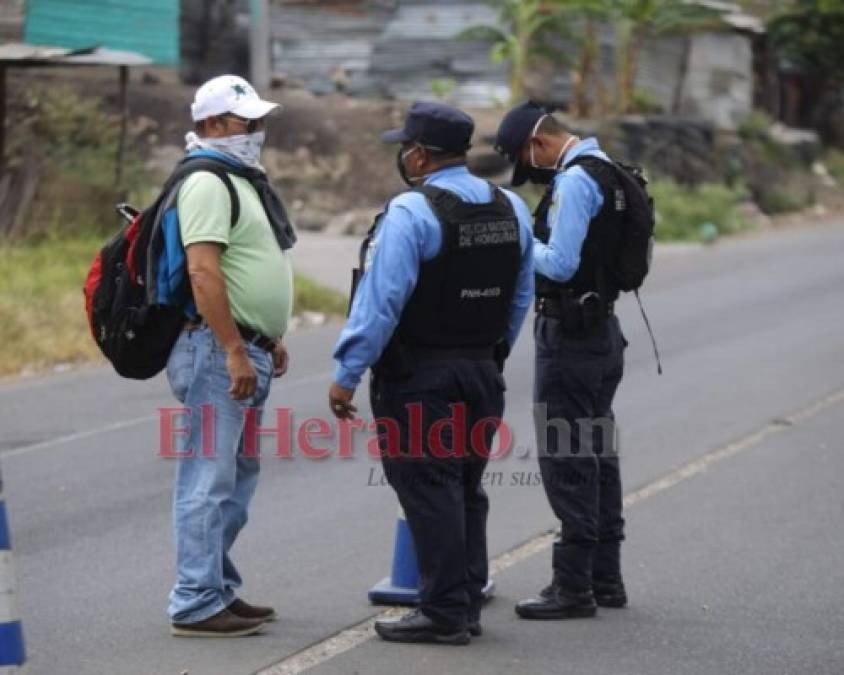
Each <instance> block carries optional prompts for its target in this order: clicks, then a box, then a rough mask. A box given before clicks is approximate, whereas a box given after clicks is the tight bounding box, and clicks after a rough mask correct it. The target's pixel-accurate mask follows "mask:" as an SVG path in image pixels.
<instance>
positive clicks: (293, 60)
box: [271, 0, 508, 106]
mask: <svg viewBox="0 0 844 675" xmlns="http://www.w3.org/2000/svg"><path fill="white" fill-rule="evenodd" d="M497 22H498V12H497V10H496V9H495V8H494V7H493V6H492V5H490V4H488V3H484V2H478V1H475V2H460V1H457V2H454V1H451V0H342V1H341V0H335V1H332V0H327V1H320V0H310V1H308V0H280V2H277V3H276V5H275V6H274V12H273V15H272V25H271V33H272V44H273V47H272V55H273V66H274V70H275V72H276V73H277V74H280V75H283V76H284V77H287V78H289V79H292V80H298V81H301V82H303V83H304V85H305V86H306V87H307V88H308V89H310V90H311V91H314V92H315V93H328V92H331V91H335V90H338V89H339V90H341V91H346V92H348V93H350V94H353V95H361V96H367V95H370V96H371V95H378V96H385V97H389V98H392V97H398V98H403V99H413V98H421V97H427V98H430V97H431V96H432V95H433V94H434V91H433V89H438V90H439V91H441V92H442V93H448V94H449V97H450V98H451V99H452V100H454V101H455V102H456V103H457V104H458V105H469V106H471V105H477V106H489V105H493V104H495V103H496V102H500V101H506V100H507V98H508V90H507V78H506V68H505V66H504V65H500V64H493V63H492V62H491V61H490V60H489V43H485V42H476V41H471V42H470V41H462V40H457V39H456V38H457V36H458V35H459V34H460V33H461V32H462V31H463V30H465V29H467V28H471V27H472V26H476V25H479V24H496V23H497Z"/></svg>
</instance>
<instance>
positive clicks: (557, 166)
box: [528, 115, 580, 171]
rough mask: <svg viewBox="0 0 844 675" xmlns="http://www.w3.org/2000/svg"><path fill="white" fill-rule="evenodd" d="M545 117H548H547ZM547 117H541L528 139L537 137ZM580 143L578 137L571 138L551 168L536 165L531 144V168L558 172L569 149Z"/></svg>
mask: <svg viewBox="0 0 844 675" xmlns="http://www.w3.org/2000/svg"><path fill="white" fill-rule="evenodd" d="M545 117H547V115H546V116H545ZM545 117H540V118H539V119H538V120H537V121H536V125H535V126H534V127H533V131H532V132H531V134H530V136H529V137H528V139H532V138H533V137H534V136H536V132H537V131H539V125H540V124H542V120H544V119H545ZM579 141H580V139H579V138H578V137H577V136H570V137H569V139H568V140H567V141H566V143H565V145H563V148H562V150H560V154H559V155H557V161H556V162H554V163H553V164H552V165H551V166H538V165H537V164H536V160H535V159H534V156H533V143H531V144H530V165H531V167H533V168H534V169H540V170H542V171H547V170H551V171H556V170H557V169H559V168H560V162H562V161H563V157H565V156H566V153H567V152H568V149H569V148H570V147H571V146H572V145H574V144H575V143H577V142H579Z"/></svg>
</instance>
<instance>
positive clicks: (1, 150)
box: [0, 65, 6, 176]
mask: <svg viewBox="0 0 844 675" xmlns="http://www.w3.org/2000/svg"><path fill="white" fill-rule="evenodd" d="M5 170H6V66H4V65H0V176H2V175H3V172H4V171H5Z"/></svg>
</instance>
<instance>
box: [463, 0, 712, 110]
mask: <svg viewBox="0 0 844 675" xmlns="http://www.w3.org/2000/svg"><path fill="white" fill-rule="evenodd" d="M488 1H489V2H490V3H491V4H493V5H495V6H497V7H498V8H499V10H500V15H499V16H500V20H499V25H496V26H476V27H473V28H470V29H468V30H466V31H464V32H463V33H461V35H460V36H459V37H460V38H461V39H471V40H487V41H490V42H491V43H492V45H493V46H492V51H491V52H490V57H491V59H492V60H493V61H494V62H496V63H500V62H506V63H507V64H508V65H509V67H510V78H509V79H510V82H509V84H510V95H511V98H512V100H513V101H519V100H521V99H522V98H523V96H524V86H525V79H526V76H527V72H528V70H529V68H530V67H531V65H533V64H534V63H535V62H536V61H538V60H541V59H543V58H544V59H548V58H550V59H553V60H554V61H555V62H557V63H560V62H562V63H569V64H571V65H572V67H573V73H572V75H573V82H574V95H573V99H574V100H573V102H572V112H573V113H574V115H575V116H586V115H588V114H590V112H591V108H592V105H591V102H590V100H589V95H588V92H589V91H590V89H591V88H593V87H594V90H595V92H596V96H597V99H598V101H597V104H598V106H597V107H598V108H599V109H600V111H601V112H607V108H608V107H612V108H613V109H614V110H617V111H618V112H622V113H627V112H633V111H634V107H635V102H634V95H635V89H636V73H637V70H638V66H639V59H640V56H641V54H642V50H643V48H644V46H645V44H646V43H647V41H648V40H652V39H655V38H658V37H661V36H664V35H679V34H688V33H689V32H690V31H694V30H698V29H701V28H710V27H712V26H714V25H718V24H719V23H720V12H718V11H715V10H712V9H709V8H707V7H703V6H700V5H696V4H693V3H689V2H686V1H685V0H488ZM599 23H611V24H613V26H614V27H615V29H616V32H617V34H618V45H619V57H618V59H617V74H616V79H617V85H618V86H617V96H616V97H615V100H614V101H609V100H607V99H608V96H607V91H606V89H605V87H604V85H603V82H602V81H601V69H600V67H599V62H600V43H599V40H598V30H597V26H598V24H599ZM560 38H564V39H566V40H570V41H572V42H574V44H575V45H576V46H577V52H578V53H577V56H576V58H574V59H573V58H571V57H570V55H569V54H568V53H567V52H566V50H564V49H563V48H562V45H561V44H560ZM685 60H686V61H687V60H688V54H687V55H686V59H685ZM687 66H688V64H687V63H684V68H686V67H687ZM684 77H685V74H684ZM681 87H682V83H681Z"/></svg>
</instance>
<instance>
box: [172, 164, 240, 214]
mask: <svg viewBox="0 0 844 675" xmlns="http://www.w3.org/2000/svg"><path fill="white" fill-rule="evenodd" d="M197 171H207V172H208V173H213V174H214V175H215V176H217V178H219V179H220V180H221V181H223V185H225V187H226V191H228V193H229V199H231V205H232V209H231V211H232V212H231V223H230V225H231V227H234V226H235V225H237V221H238V220H240V200H239V199H238V197H237V190H235V187H234V184H233V183H232V180H231V177H230V176H229V174H230V173H234V174H236V175H240V173H241V172H239V171H238V170H237V169H236V168H235V167H234V166H232V165H231V164H229V163H228V162H226V161H224V160H221V159H214V158H213V157H186V158H185V159H183V160H182V161H181V162H180V163H179V164H178V165H177V166H176V169H175V170H174V171H173V173H172V174H171V175H170V178H168V179H167V183H166V187H165V191H169V190H171V189H172V188H173V187H175V186H176V185H178V184H179V183H181V182H182V181H183V180H184V179H185V178H187V177H188V176H190V175H191V174H192V173H196V172H197Z"/></svg>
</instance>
